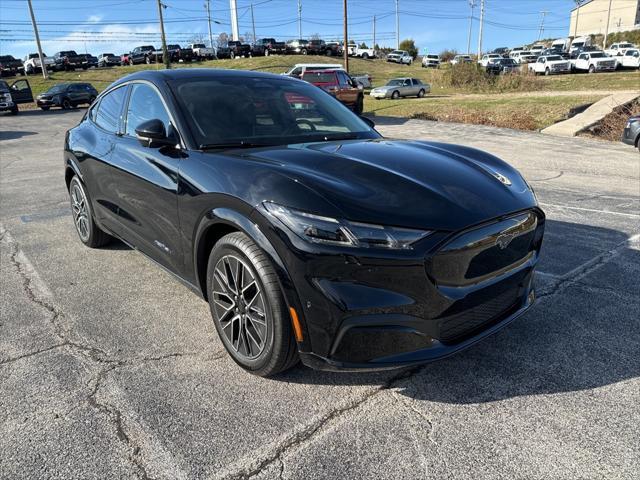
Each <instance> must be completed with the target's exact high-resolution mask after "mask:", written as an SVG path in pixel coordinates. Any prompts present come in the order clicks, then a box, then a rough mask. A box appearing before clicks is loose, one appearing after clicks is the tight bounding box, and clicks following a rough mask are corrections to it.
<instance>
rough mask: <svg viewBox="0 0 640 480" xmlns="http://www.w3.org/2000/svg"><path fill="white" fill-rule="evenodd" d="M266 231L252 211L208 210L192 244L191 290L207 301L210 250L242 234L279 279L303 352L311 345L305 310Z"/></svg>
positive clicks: (263, 219)
mask: <svg viewBox="0 0 640 480" xmlns="http://www.w3.org/2000/svg"><path fill="white" fill-rule="evenodd" d="M249 208H250V207H249ZM241 210H243V211H241ZM269 228H270V227H269V224H268V221H267V220H266V219H265V218H264V217H263V216H262V214H260V213H259V212H258V211H257V210H256V209H254V208H250V209H249V210H245V209H240V208H239V209H235V208H233V207H221V208H214V209H212V210H209V211H208V212H207V213H206V214H205V215H204V216H203V217H202V219H201V220H200V222H199V224H198V226H197V228H196V234H195V236H194V240H193V251H192V254H193V260H192V261H193V262H194V263H193V269H194V277H195V285H194V286H195V287H196V288H198V289H199V293H201V295H202V297H203V298H204V299H205V300H208V294H207V293H208V292H207V265H208V261H209V255H210V253H211V250H212V249H213V248H214V246H215V245H216V244H217V243H218V242H219V241H220V239H222V238H223V237H224V236H225V235H228V234H229V233H234V232H242V233H244V234H245V235H247V236H248V237H249V238H250V239H251V240H252V241H253V242H255V243H256V245H258V246H259V247H260V248H261V249H262V250H263V252H264V253H265V255H267V257H268V258H269V260H270V261H271V263H272V265H273V267H274V269H275V271H276V274H277V276H278V283H279V285H280V290H281V291H282V294H283V296H284V299H285V302H286V304H287V305H288V306H289V307H293V308H294V309H295V311H296V313H297V315H298V318H299V320H300V323H301V326H302V330H303V332H304V333H303V338H304V340H303V341H302V342H301V343H299V347H300V349H301V350H302V351H305V350H307V349H308V348H309V346H310V343H309V335H308V330H307V325H306V321H305V315H304V309H303V308H302V304H301V303H300V299H299V297H298V293H297V291H296V289H295V288H294V286H293V280H292V279H291V276H290V275H289V272H288V271H287V268H286V266H285V264H284V262H283V260H282V258H281V256H280V255H279V254H278V252H277V251H276V249H275V247H274V246H273V244H272V242H271V241H270V240H269V238H268V237H267V235H265V233H264V231H266V230H269ZM263 230H264V231H263Z"/></svg>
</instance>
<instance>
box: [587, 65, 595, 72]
mask: <svg viewBox="0 0 640 480" xmlns="http://www.w3.org/2000/svg"><path fill="white" fill-rule="evenodd" d="M589 73H596V67H595V66H593V65H589Z"/></svg>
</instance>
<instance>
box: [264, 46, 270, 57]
mask: <svg viewBox="0 0 640 480" xmlns="http://www.w3.org/2000/svg"><path fill="white" fill-rule="evenodd" d="M264 56H265V57H268V56H269V49H268V48H265V49H264Z"/></svg>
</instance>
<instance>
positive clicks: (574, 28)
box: [573, 0, 580, 38]
mask: <svg viewBox="0 0 640 480" xmlns="http://www.w3.org/2000/svg"><path fill="white" fill-rule="evenodd" d="M575 2H576V24H575V25H574V27H573V38H576V37H577V36H578V16H579V15H580V0H575Z"/></svg>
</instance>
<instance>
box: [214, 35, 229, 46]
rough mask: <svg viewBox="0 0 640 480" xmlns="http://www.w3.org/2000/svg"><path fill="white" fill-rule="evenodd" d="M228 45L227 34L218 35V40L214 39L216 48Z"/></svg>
mask: <svg viewBox="0 0 640 480" xmlns="http://www.w3.org/2000/svg"><path fill="white" fill-rule="evenodd" d="M228 43H229V34H227V33H225V32H222V33H220V35H218V38H217V39H216V45H217V46H218V48H220V47H226V46H227V44H228Z"/></svg>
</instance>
